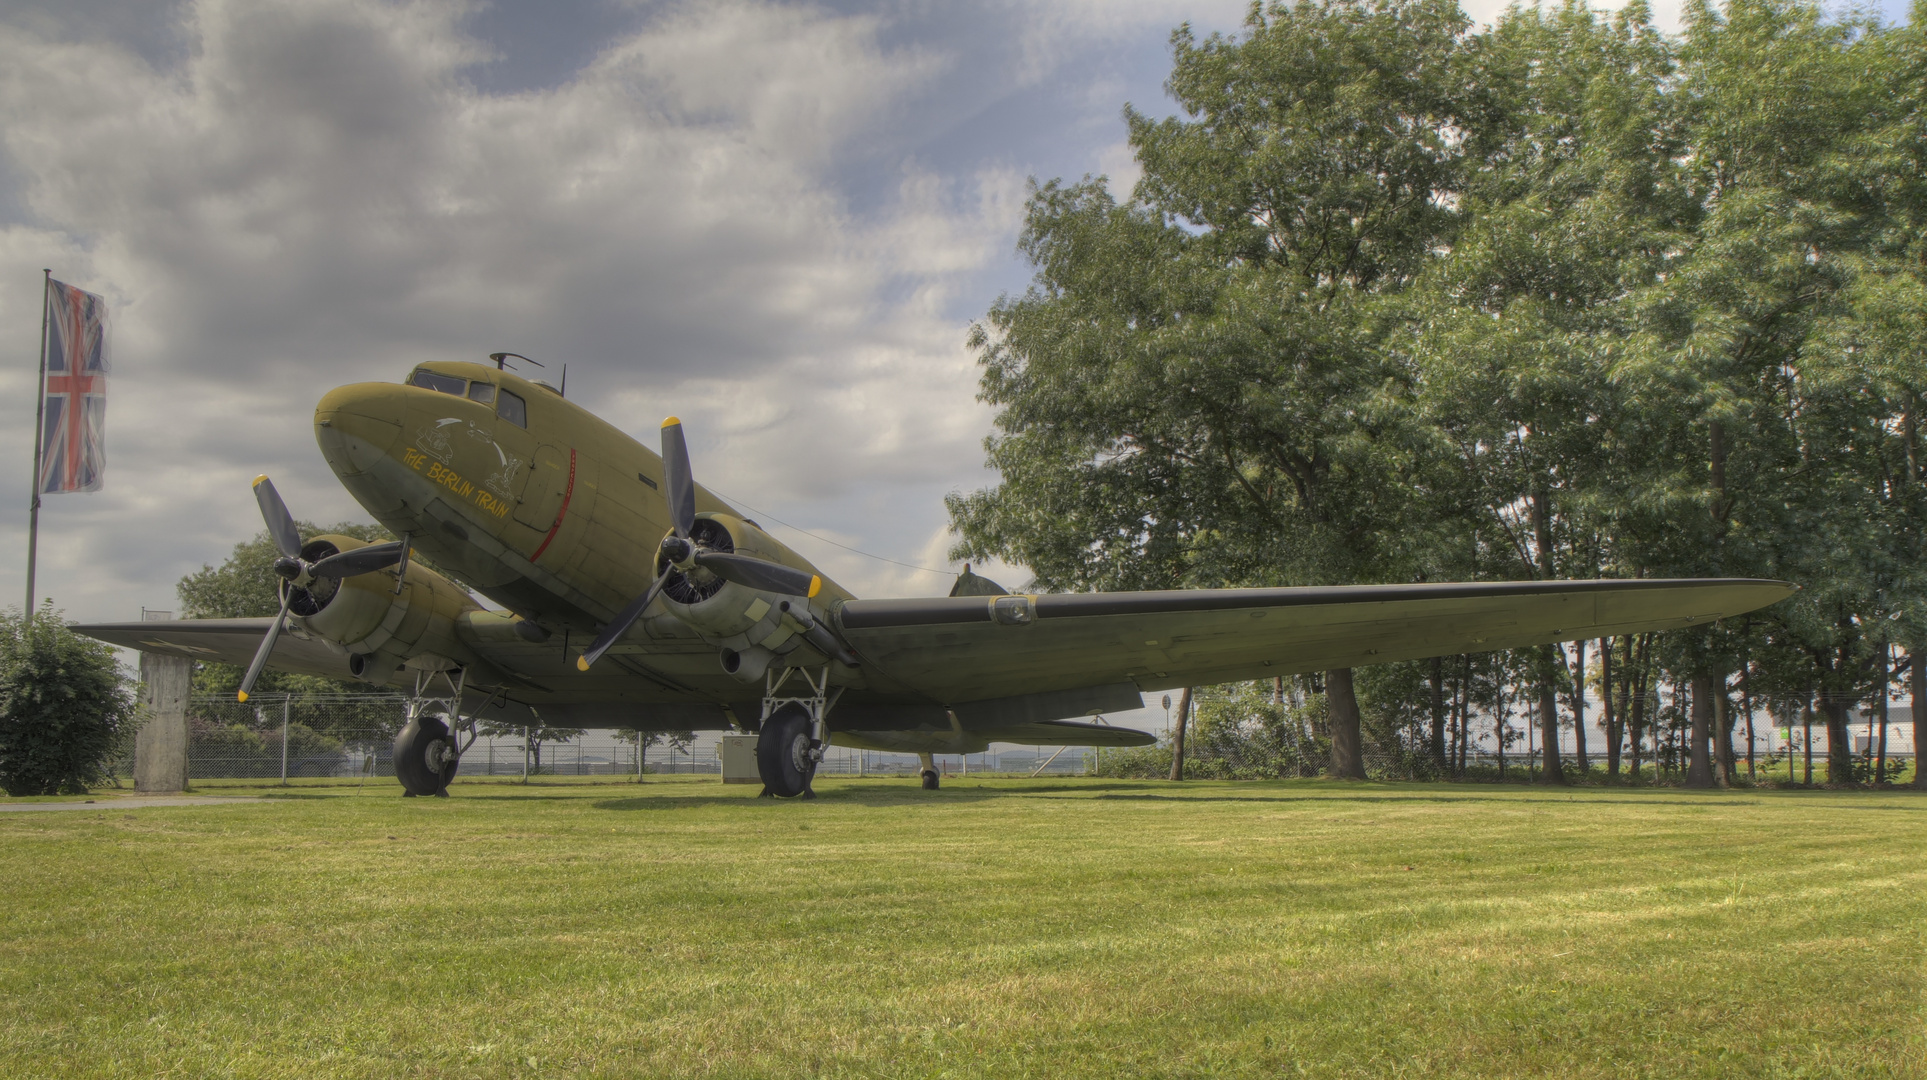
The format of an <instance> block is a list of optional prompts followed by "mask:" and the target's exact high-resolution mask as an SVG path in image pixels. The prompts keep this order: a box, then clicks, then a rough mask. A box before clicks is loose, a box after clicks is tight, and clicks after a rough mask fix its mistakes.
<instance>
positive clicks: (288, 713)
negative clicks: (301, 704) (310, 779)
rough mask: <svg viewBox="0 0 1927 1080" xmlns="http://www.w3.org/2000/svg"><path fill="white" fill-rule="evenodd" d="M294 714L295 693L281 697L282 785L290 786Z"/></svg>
mask: <svg viewBox="0 0 1927 1080" xmlns="http://www.w3.org/2000/svg"><path fill="white" fill-rule="evenodd" d="M293 715H294V695H293V694H288V695H286V696H284V697H283V698H282V699H281V786H282V787H287V786H288V721H289V720H290V719H291V718H292V717H293Z"/></svg>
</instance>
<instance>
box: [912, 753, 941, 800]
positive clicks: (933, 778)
mask: <svg viewBox="0 0 1927 1080" xmlns="http://www.w3.org/2000/svg"><path fill="white" fill-rule="evenodd" d="M917 757H918V759H920V760H921V761H922V762H923V790H925V791H935V790H937V759H936V757H935V756H934V755H931V754H918V755H917Z"/></svg>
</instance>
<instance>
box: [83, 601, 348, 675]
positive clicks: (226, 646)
mask: <svg viewBox="0 0 1927 1080" xmlns="http://www.w3.org/2000/svg"><path fill="white" fill-rule="evenodd" d="M273 622H274V617H273V616H265V617H263V618H259V619H160V620H154V621H151V622H119V623H89V624H86V625H76V626H75V627H74V630H76V631H78V632H79V633H82V634H86V635H87V636H88V637H91V638H97V639H99V640H101V641H105V642H107V643H108V644H110V645H120V646H123V647H125V648H129V649H139V650H141V651H142V652H159V653H169V654H172V655H174V656H186V657H189V658H191V659H194V660H211V661H218V662H220V663H223V664H236V665H239V666H241V667H246V666H247V664H248V662H249V661H250V660H253V659H254V650H256V649H258V648H260V647H261V638H262V637H264V636H265V635H266V634H267V632H268V626H269V625H270V624H272V623H273ZM269 664H270V665H272V666H273V667H274V668H275V670H277V671H293V672H297V673H299V674H302V675H325V676H327V677H328V678H331V679H346V678H349V677H350V676H349V674H348V654H347V652H346V651H345V650H342V649H339V648H336V647H334V646H331V645H329V644H328V643H327V642H324V641H321V640H318V639H316V638H311V637H307V636H306V635H303V634H301V633H299V632H297V631H295V630H293V629H287V630H283V631H282V632H281V636H280V637H279V638H277V639H275V642H274V655H273V656H272V657H270V659H269Z"/></svg>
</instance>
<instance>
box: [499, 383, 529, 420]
mask: <svg viewBox="0 0 1927 1080" xmlns="http://www.w3.org/2000/svg"><path fill="white" fill-rule="evenodd" d="M495 415H497V416H499V417H501V418H502V419H504V420H507V421H508V422H509V423H511V424H514V425H515V426H516V427H528V426H529V407H528V404H527V403H526V402H524V401H523V400H522V399H521V398H519V397H517V396H515V395H514V394H511V393H509V392H508V391H507V390H504V391H502V396H501V397H500V398H499V399H498V400H497V401H496V403H495Z"/></svg>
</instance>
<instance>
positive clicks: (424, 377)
mask: <svg viewBox="0 0 1927 1080" xmlns="http://www.w3.org/2000/svg"><path fill="white" fill-rule="evenodd" d="M408 381H409V383H410V384H412V385H414V386H419V387H422V388H423V389H427V390H439V391H440V392H442V393H444V394H454V395H455V396H456V397H461V396H462V391H463V390H464V389H466V388H467V387H468V380H467V379H458V378H456V377H455V376H453V375H437V374H435V373H434V372H432V371H429V370H428V369H427V368H416V369H415V374H413V375H411V376H409V378H408Z"/></svg>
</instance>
